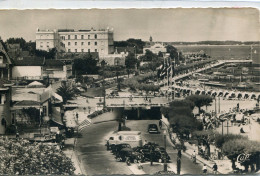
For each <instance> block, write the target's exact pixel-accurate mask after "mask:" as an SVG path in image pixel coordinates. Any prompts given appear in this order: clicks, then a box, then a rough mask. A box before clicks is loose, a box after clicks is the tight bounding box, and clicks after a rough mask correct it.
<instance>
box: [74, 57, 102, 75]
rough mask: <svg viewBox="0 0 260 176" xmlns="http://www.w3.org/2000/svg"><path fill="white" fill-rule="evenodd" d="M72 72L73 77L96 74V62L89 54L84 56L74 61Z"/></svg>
mask: <svg viewBox="0 0 260 176" xmlns="http://www.w3.org/2000/svg"><path fill="white" fill-rule="evenodd" d="M73 70H74V74H75V75H83V74H97V73H98V67H97V60H96V59H94V58H93V57H92V55H91V54H85V55H83V56H81V57H80V58H77V59H75V60H74V64H73Z"/></svg>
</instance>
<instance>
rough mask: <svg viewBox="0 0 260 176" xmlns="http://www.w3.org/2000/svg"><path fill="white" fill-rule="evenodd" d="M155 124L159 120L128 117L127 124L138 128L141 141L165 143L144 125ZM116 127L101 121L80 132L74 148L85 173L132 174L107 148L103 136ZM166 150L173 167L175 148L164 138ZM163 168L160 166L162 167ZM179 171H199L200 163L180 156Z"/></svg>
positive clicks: (136, 129) (190, 172) (191, 172)
mask: <svg viewBox="0 0 260 176" xmlns="http://www.w3.org/2000/svg"><path fill="white" fill-rule="evenodd" d="M150 123H156V124H158V120H128V121H127V122H126V126H127V127H128V128H130V129H131V130H132V131H141V132H142V137H143V140H147V141H148V142H155V143H158V144H159V145H160V146H162V147H163V146H164V141H163V131H162V132H161V133H160V134H148V133H147V132H146V131H147V126H148V124H150ZM115 130H117V122H103V123H99V124H92V125H91V126H89V127H88V128H86V129H85V130H83V131H82V137H81V138H79V139H78V142H77V147H76V150H77V151H78V152H77V154H78V158H79V161H80V163H81V164H82V166H83V167H84V170H85V171H86V173H87V174H88V175H93V174H95V175H96V174H108V175H110V174H133V173H132V172H131V170H129V168H128V166H127V165H126V163H124V162H117V161H116V159H115V157H114V155H112V153H111V152H110V151H107V150H106V146H105V138H106V136H107V135H108V134H109V133H111V132H112V131H115ZM167 153H168V154H169V155H170V157H171V163H169V164H170V165H172V167H176V157H177V151H176V150H174V149H173V147H172V145H171V143H170V142H169V141H168V140H167ZM162 170H163V166H162ZM181 173H182V174H202V164H193V163H192V161H191V159H190V158H189V157H188V156H186V155H185V154H183V155H182V167H181Z"/></svg>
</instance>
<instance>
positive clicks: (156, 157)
mask: <svg viewBox="0 0 260 176" xmlns="http://www.w3.org/2000/svg"><path fill="white" fill-rule="evenodd" d="M134 151H135V152H139V153H141V154H143V156H144V158H145V160H146V161H150V160H151V159H152V160H153V161H154V162H164V160H165V158H166V161H167V162H169V161H170V159H171V158H170V156H169V155H168V154H167V152H166V156H165V149H164V148H163V147H160V146H159V145H158V144H154V143H150V144H146V145H144V146H143V147H136V148H134Z"/></svg>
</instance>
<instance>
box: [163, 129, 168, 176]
mask: <svg viewBox="0 0 260 176" xmlns="http://www.w3.org/2000/svg"><path fill="white" fill-rule="evenodd" d="M163 137H164V148H165V151H164V164H163V170H164V172H167V158H166V130H164V131H163Z"/></svg>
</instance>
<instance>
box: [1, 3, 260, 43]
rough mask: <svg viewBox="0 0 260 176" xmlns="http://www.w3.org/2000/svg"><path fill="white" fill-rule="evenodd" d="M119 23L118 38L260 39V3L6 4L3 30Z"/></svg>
mask: <svg viewBox="0 0 260 176" xmlns="http://www.w3.org/2000/svg"><path fill="white" fill-rule="evenodd" d="M108 26H109V27H110V28H114V40H126V39H128V38H140V39H142V40H145V41H147V40H149V36H150V35H151V36H152V37H153V39H154V41H202V40H238V41H259V40H260V34H259V29H260V25H259V11H258V10H257V9H252V8H248V9H245V8H244V9H242V8H233V9H210V8H208V9H149V10H140V9H138V10H134V9H131V10H1V11H0V36H1V37H2V39H3V40H6V39H7V38H10V37H23V38H24V39H25V40H27V41H29V40H32V41H34V40H35V32H36V29H37V28H40V29H66V28H67V29H90V28H91V27H94V28H96V29H100V28H107V27H108Z"/></svg>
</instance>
